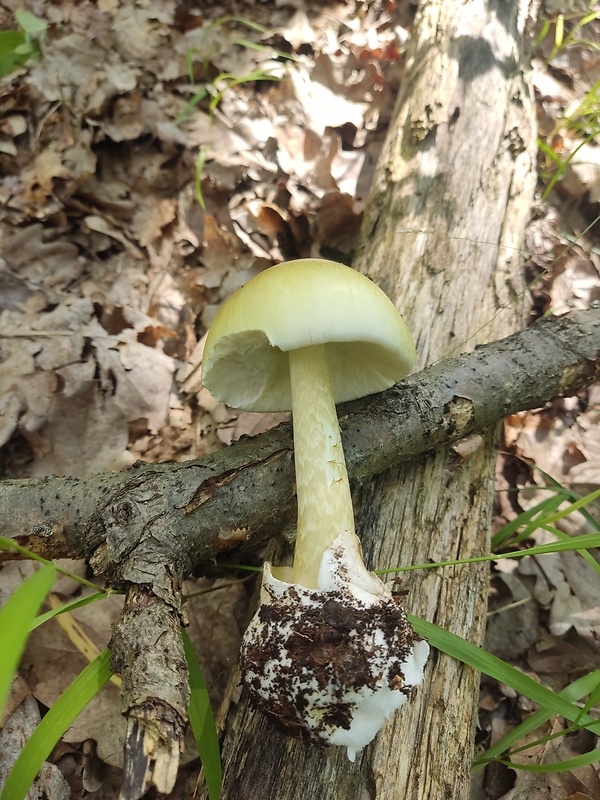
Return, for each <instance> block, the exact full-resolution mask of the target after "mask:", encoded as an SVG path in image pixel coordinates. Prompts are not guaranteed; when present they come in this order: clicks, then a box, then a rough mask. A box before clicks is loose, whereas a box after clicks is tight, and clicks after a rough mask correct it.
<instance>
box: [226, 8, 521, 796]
mask: <svg viewBox="0 0 600 800" xmlns="http://www.w3.org/2000/svg"><path fill="white" fill-rule="evenodd" d="M525 10H526V3H525V2H519V0H463V1H461V2H459V1H458V0H454V1H452V0H427V1H426V0H423V1H422V2H421V4H420V6H419V9H418V12H417V18H416V22H415V29H414V34H413V38H412V41H411V44H410V50H409V57H408V61H407V71H406V75H405V77H404V82H403V87H404V88H403V90H402V93H401V96H400V97H399V100H398V104H397V107H396V111H395V114H394V117H393V121H392V125H391V130H390V132H389V135H388V138H387V142H386V145H385V147H384V150H383V153H382V156H381V158H380V163H379V165H378V170H377V175H376V179H375V184H374V187H373V189H372V191H371V194H370V197H369V200H368V206H367V211H366V219H365V222H364V226H363V230H362V236H361V246H360V248H359V250H358V254H357V258H356V260H355V266H356V267H357V268H358V269H360V270H361V271H363V272H365V273H366V274H368V275H369V276H370V277H371V278H373V279H374V280H375V281H376V282H377V283H378V284H379V285H380V286H381V287H382V288H383V289H384V290H385V291H386V293H387V294H388V295H389V296H390V297H391V298H392V299H393V300H394V301H395V302H396V304H397V306H398V308H399V309H400V310H401V312H402V313H403V315H404V316H405V318H406V320H407V322H408V324H409V327H410V329H411V330H412V331H413V333H414V335H415V339H416V343H417V352H418V354H419V359H420V364H421V366H422V365H424V364H427V363H431V362H434V361H437V360H438V359H440V358H441V357H443V356H444V355H446V354H447V353H448V352H451V351H452V349H453V348H455V347H456V346H457V344H460V345H462V344H463V343H464V342H467V348H470V347H472V346H474V345H475V344H477V343H478V342H482V341H487V340H489V339H491V338H498V337H499V336H503V335H507V334H508V333H510V332H511V331H513V330H515V328H518V327H520V326H522V324H523V321H524V315H525V310H526V307H527V301H528V298H527V294H526V292H525V278H524V270H523V264H522V258H521V255H520V252H519V248H520V245H521V241H522V236H523V232H524V228H525V225H526V222H527V220H528V218H529V214H530V208H531V202H532V197H533V189H534V184H535V168H534V165H535V135H534V115H533V107H532V99H531V92H530V90H529V88H528V86H527V83H526V81H525V78H524V72H523V66H522V63H521V37H522V36H523V33H524V25H525V13H524V12H525ZM501 310H502V313H498V312H500V311H501ZM496 442H497V428H496V426H491V427H490V428H489V429H488V430H487V431H486V432H485V433H484V435H483V441H482V446H481V447H480V448H479V450H478V451H477V452H476V453H475V454H474V455H473V456H472V457H471V458H470V459H469V460H468V461H466V462H465V463H463V464H462V465H461V466H458V467H457V466H456V465H455V464H453V462H452V458H451V456H450V453H449V450H448V449H447V448H445V447H442V448H440V449H439V450H437V451H436V452H435V453H434V454H432V455H429V456H427V457H425V458H421V459H419V460H416V461H415V462H413V463H410V464H407V465H404V466H401V467H399V468H397V469H392V470H390V471H389V472H387V473H386V474H383V475H380V476H378V477H376V478H373V479H370V480H367V481H365V482H364V483H363V485H362V486H361V487H360V489H359V490H358V491H357V492H356V497H355V501H356V517H357V531H358V532H359V535H361V537H362V541H363V546H364V550H365V555H366V557H367V562H368V563H369V564H370V565H371V566H377V567H380V568H385V567H392V566H394V565H397V564H406V563H423V562H426V561H427V560H428V559H433V560H436V561H438V560H443V559H455V558H463V557H465V558H466V557H469V556H477V555H480V554H481V553H482V552H483V551H484V550H485V548H486V544H487V538H488V532H489V529H490V516H491V505H492V494H493V476H494V465H495V455H496ZM407 589H408V590H409V591H408V595H407V598H406V606H407V608H409V609H410V610H411V611H412V612H413V613H415V614H416V615H418V616H422V617H425V618H427V619H428V620H432V621H434V622H436V623H438V624H440V625H442V626H443V627H446V628H449V629H451V630H452V631H454V632H455V633H457V634H459V635H461V636H464V637H466V638H468V639H470V640H471V641H474V642H480V641H481V640H482V637H483V628H484V620H485V598H486V571H485V569H484V568H481V567H472V566H465V567H457V568H454V569H452V570H445V571H443V572H439V571H435V572H434V571H427V574H425V575H420V576H419V575H414V574H413V577H411V579H410V580H409V581H408V582H407ZM477 690H478V676H477V674H475V673H474V672H473V671H472V670H470V669H468V668H465V667H463V666H461V665H460V664H458V663H456V662H453V661H452V660H451V659H449V658H447V657H445V656H443V655H440V654H437V655H434V656H433V657H432V658H431V660H430V663H429V666H428V669H427V674H426V681H425V684H424V685H423V686H422V687H421V688H420V689H419V690H418V691H417V692H416V695H415V697H414V699H413V701H412V703H410V704H408V706H407V707H405V708H404V709H402V710H401V711H400V712H399V713H397V714H396V715H395V716H394V717H393V718H392V720H391V721H389V722H388V723H387V724H386V725H385V726H384V729H383V730H382V732H381V733H380V735H379V736H378V737H377V739H376V740H375V742H374V743H373V744H372V745H371V746H369V747H368V748H366V750H365V751H364V752H363V753H362V755H361V756H360V757H359V758H358V759H357V761H356V763H354V764H350V763H348V761H347V758H346V755H345V751H344V750H342V749H341V748H337V749H336V748H332V749H330V750H327V751H319V750H316V749H310V748H309V747H307V746H306V745H303V744H301V743H297V742H295V741H291V740H289V739H285V738H283V737H282V736H281V735H280V734H279V733H278V732H276V731H275V730H273V729H272V728H271V727H270V726H269V725H268V724H267V723H266V722H265V720H263V719H262V718H261V717H260V716H258V715H256V714H255V713H253V712H252V710H251V709H249V707H248V704H247V700H246V699H245V696H244V695H242V698H241V701H240V702H239V703H237V704H231V705H230V707H229V712H228V714H227V716H226V725H225V734H224V740H223V759H224V775H225V777H224V791H223V795H222V796H223V798H227V800H234V799H235V800H246V799H247V798H253V797H265V798H277V800H293V799H295V798H320V799H321V800H334V798H335V800H337V799H338V798H339V799H340V800H341V798H344V800H352V799H353V798H354V799H355V800H359V798H360V799H361V800H362V799H363V798H366V797H368V798H377V800H387V799H388V798H389V799H390V800H392V798H393V799H394V800H397V798H410V800H418V798H423V800H425V799H427V800H431V799H432V798H433V799H434V800H439V799H441V798H452V800H462V798H466V797H467V796H468V793H469V772H470V764H471V760H472V756H473V733H474V723H475V713H476V709H477Z"/></svg>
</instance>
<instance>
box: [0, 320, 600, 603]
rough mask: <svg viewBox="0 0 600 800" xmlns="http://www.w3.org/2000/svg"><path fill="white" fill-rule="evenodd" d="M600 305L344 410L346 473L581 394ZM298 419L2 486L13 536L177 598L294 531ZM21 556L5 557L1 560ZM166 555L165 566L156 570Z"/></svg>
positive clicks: (598, 344) (592, 360)
mask: <svg viewBox="0 0 600 800" xmlns="http://www.w3.org/2000/svg"><path fill="white" fill-rule="evenodd" d="M599 359H600V308H593V309H590V310H589V311H576V312H573V313H572V314H570V315H568V316H565V317H562V318H559V319H543V320H540V321H538V322H536V323H535V324H534V325H532V326H531V327H530V328H528V329H526V330H524V331H521V332H519V333H516V334H513V335H512V336H509V337H507V338H506V339H502V340H500V341H498V342H492V343H490V344H486V345H481V346H480V347H478V348H477V349H476V350H475V351H474V352H472V353H468V354H465V355H461V356H458V357H455V358H445V359H443V360H441V361H440V362H438V363H437V364H435V365H433V366H431V367H428V368H427V369H425V370H423V371H422V372H420V373H417V374H415V375H413V376H411V377H409V378H406V379H405V380H403V381H401V382H400V383H398V384H397V385H396V386H394V387H393V388H392V389H390V390H388V391H387V392H382V393H381V394H379V395H373V396H372V397H369V398H366V399H364V400H361V401H358V402H354V403H350V404H347V405H346V406H343V407H342V408H341V409H340V422H341V427H342V435H343V439H344V450H345V453H346V458H347V463H348V471H349V474H350V478H351V480H352V481H353V482H354V483H356V482H361V481H362V480H364V479H365V478H367V477H370V476H372V475H376V474H378V473H380V472H383V471H384V470H386V469H388V468H390V467H392V466H394V465H396V464H399V463H401V462H404V461H409V460H411V459H413V458H415V457H417V456H419V455H421V454H423V453H426V452H429V451H433V450H436V449H437V448H439V447H441V446H443V445H446V444H449V443H452V442H456V441H458V440H459V439H462V438H464V437H466V436H469V435H470V434H473V433H477V432H481V431H484V430H485V429H486V428H488V427H489V426H490V425H492V424H494V423H495V422H497V421H499V420H501V419H502V418H503V417H504V416H506V415H507V414H512V413H514V412H517V411H523V410H526V409H531V408H537V407H541V406H543V405H544V404H545V403H546V402H548V401H549V400H551V399H553V398H555V397H565V396H570V395H573V394H576V393H577V392H578V391H580V390H581V389H582V388H584V387H586V386H588V385H590V384H591V383H593V382H595V381H596V380H598V378H599V377H600V361H599ZM292 456H293V445H292V432H291V426H290V425H288V424H284V425H280V426H279V427H278V428H276V429H274V430H272V431H268V432H267V433H264V434H261V435H260V436H256V437H254V438H252V439H243V440H241V441H239V442H237V443H235V444H233V445H232V446H231V447H229V448H227V449H226V450H222V451H221V452H219V453H216V454H213V455H210V456H207V457H205V458H203V459H197V460H193V461H186V462H184V463H180V464H160V465H154V464H152V465H149V464H148V465H146V464H140V465H138V466H136V467H133V468H131V469H130V470H128V471H126V472H118V473H104V474H99V475H90V476H87V477H85V478H63V477H48V478H34V479H30V480H27V479H22V480H9V481H5V482H3V483H0V509H2V513H1V515H0V524H1V525H2V529H3V535H4V536H6V537H9V538H12V539H14V540H15V542H17V543H18V544H20V545H22V546H24V547H27V548H28V549H31V550H33V551H34V552H36V553H38V554H40V555H42V556H44V557H46V558H58V557H64V556H71V557H76V556H78V557H82V558H87V559H89V560H90V561H91V563H92V565H93V566H94V569H95V571H96V572H97V573H103V574H105V575H106V577H107V579H108V582H109V584H111V585H115V586H123V585H127V584H129V583H138V584H144V583H148V582H149V580H148V579H149V577H150V576H152V577H153V579H156V578H158V582H157V583H154V584H153V586H154V589H155V591H156V590H157V589H158V591H159V593H160V592H162V595H163V597H164V598H165V599H171V598H172V580H173V578H175V579H176V580H177V581H181V580H183V579H185V577H187V576H188V575H189V574H190V573H191V572H192V571H194V570H197V569H198V568H200V567H201V565H202V564H207V565H208V564H210V563H211V562H214V560H215V559H219V558H220V559H227V558H228V557H232V558H235V559H237V558H239V554H240V551H243V550H245V549H248V548H251V547H252V548H253V547H255V546H257V545H258V544H261V543H262V542H265V541H266V540H268V539H269V538H271V537H273V536H275V535H280V534H282V533H284V534H290V536H291V535H293V529H294V525H295V501H294V495H293V485H294V474H293V459H292ZM15 557H16V554H15V553H14V552H9V551H4V552H0V560H10V559H13V558H15ZM157 562H158V563H159V564H160V565H161V566H160V572H159V574H156V573H157V566H156V565H157Z"/></svg>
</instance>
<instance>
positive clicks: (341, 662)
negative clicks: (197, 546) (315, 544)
mask: <svg viewBox="0 0 600 800" xmlns="http://www.w3.org/2000/svg"><path fill="white" fill-rule="evenodd" d="M350 538H351V539H352V540H354V539H356V537H355V536H354V535H353V534H345V535H344V534H341V535H340V536H339V537H338V538H337V539H336V540H335V541H334V543H333V544H332V545H331V546H330V548H328V549H327V550H326V558H325V557H324V559H323V562H324V564H325V568H323V566H322V568H321V572H320V576H319V587H318V588H317V589H308V588H306V587H304V586H301V585H299V584H290V583H286V582H285V581H281V580H278V579H277V578H274V577H273V576H272V574H271V568H270V565H269V564H267V565H265V573H264V577H263V588H262V597H261V605H260V607H259V610H258V612H257V614H256V615H255V617H254V619H253V620H252V622H251V623H250V625H249V627H248V630H247V632H246V634H245V636H244V640H243V643H242V648H241V652H240V665H241V671H242V678H243V680H244V683H245V685H246V687H247V689H248V692H249V696H250V698H251V701H252V703H253V704H254V705H255V707H256V708H258V709H259V710H260V711H262V712H263V713H264V714H265V715H266V716H267V717H268V718H269V719H270V720H271V721H272V722H273V723H274V724H275V725H276V726H277V727H278V728H279V729H281V730H283V731H285V732H286V733H287V734H289V735H291V736H293V737H295V738H298V739H302V740H304V741H307V742H311V743H313V744H316V745H319V746H322V747H323V746H326V745H330V744H337V745H345V746H346V747H347V748H348V758H349V759H350V760H351V761H354V758H355V756H356V753H357V752H359V751H360V750H361V749H362V748H363V747H364V746H365V745H366V744H368V743H369V742H370V741H371V740H372V739H373V737H374V736H375V735H376V733H377V732H378V731H379V729H380V728H381V725H382V724H383V722H384V721H385V719H386V718H387V717H388V716H389V715H390V714H391V713H392V712H393V711H395V710H396V709H397V708H399V707H400V706H402V705H403V704H404V703H405V702H406V700H407V698H408V696H409V695H410V692H411V690H412V689H413V688H414V686H416V685H417V684H419V683H420V682H421V681H422V677H423V667H424V664H425V662H426V660H427V656H428V654H429V646H428V645H427V643H426V642H425V641H423V640H422V639H421V638H420V637H419V636H417V635H416V634H415V633H414V631H413V630H412V628H411V626H410V624H409V623H408V620H407V618H406V615H405V613H404V610H403V608H402V605H401V601H400V598H399V597H397V596H394V595H392V594H390V593H389V592H387V591H386V590H385V587H384V586H383V584H382V583H381V582H380V581H379V580H378V579H377V578H375V576H373V575H370V574H369V573H368V572H367V571H366V569H364V567H363V568H362V570H363V571H364V576H363V575H361V574H360V573H359V572H357V571H356V569H355V568H350V569H348V567H347V565H346V564H345V563H344V558H345V557H346V558H347V550H348V549H350V547H349V539H350Z"/></svg>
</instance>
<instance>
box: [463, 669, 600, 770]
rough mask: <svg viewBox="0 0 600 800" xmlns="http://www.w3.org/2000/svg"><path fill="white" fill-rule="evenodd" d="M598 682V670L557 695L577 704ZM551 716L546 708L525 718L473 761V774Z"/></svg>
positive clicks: (599, 679) (580, 714) (599, 724)
mask: <svg viewBox="0 0 600 800" xmlns="http://www.w3.org/2000/svg"><path fill="white" fill-rule="evenodd" d="M599 681H600V670H595V671H594V672H590V673H589V674H588V675H584V676H583V677H582V678H578V679H577V680H576V681H573V683H570V684H569V685H568V686H566V687H565V688H564V689H563V690H562V691H561V692H559V695H560V697H563V698H564V699H565V700H567V701H569V702H572V703H574V702H577V701H578V700H580V699H581V698H582V697H585V695H586V694H589V695H590V698H591V696H592V692H594V690H595V689H597V687H598V685H599V684H598V682H599ZM588 702H589V701H588ZM586 706H587V704H586ZM584 711H585V709H584ZM552 715H553V713H552V711H548V710H547V709H546V708H540V710H539V711H535V712H534V713H533V714H531V715H530V716H529V717H527V719H526V720H524V721H523V722H521V724H520V725H517V727H516V728H513V729H512V730H511V731H509V732H508V733H507V734H506V736H503V737H502V738H501V739H500V740H499V741H497V742H496V743H495V744H494V745H492V746H491V747H490V748H488V749H487V750H486V751H485V752H484V753H482V754H481V755H480V756H478V757H477V758H476V759H475V763H474V766H473V773H477V772H479V771H480V770H482V769H483V768H484V767H485V765H486V764H487V763H488V762H490V761H495V760H496V759H497V758H498V756H501V755H502V753H505V752H506V751H507V750H509V749H510V748H511V747H512V746H513V745H514V744H516V743H517V742H518V741H519V740H520V739H523V738H524V737H525V736H527V735H528V734H529V733H531V732H532V731H534V730H536V729H537V728H539V727H540V725H543V723H544V722H546V720H548V719H550V717H551V716H552ZM582 716H583V715H582V713H581V712H580V713H579V715H578V716H577V718H576V720H575V722H576V723H579V722H580V721H581V717H582ZM588 727H589V726H588ZM595 727H596V729H597V730H596V733H600V723H598V722H596V723H595Z"/></svg>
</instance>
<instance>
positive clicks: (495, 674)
mask: <svg viewBox="0 0 600 800" xmlns="http://www.w3.org/2000/svg"><path fill="white" fill-rule="evenodd" d="M407 616H408V619H409V621H410V624H411V625H412V626H413V628H414V629H415V631H416V632H417V633H418V634H419V636H423V637H424V638H425V639H427V640H428V641H429V643H430V644H431V645H433V647H436V648H437V649H438V650H441V651H442V652H444V653H447V654H448V655H449V656H452V657H453V658H456V659H458V660H459V661H462V662H463V664H468V665H469V666H470V667H473V668H474V669H476V670H479V672H484V673H485V674H486V675H490V676H491V677H492V678H495V679H496V680H498V681H501V682H502V683H505V684H507V686H511V687H512V688H513V689H514V690H515V691H516V692H518V693H519V694H522V695H524V696H525V697H528V698H529V699H530V700H533V702H534V703H538V704H539V705H541V706H543V707H544V708H545V709H546V710H547V711H550V712H551V714H559V715H560V716H562V717H565V719H568V720H570V721H571V722H573V721H574V720H578V722H579V723H580V724H581V722H582V721H583V722H585V724H586V726H587V725H588V724H589V723H591V724H590V725H589V727H590V730H593V731H595V732H596V731H597V732H600V722H598V720H593V719H592V718H591V717H589V716H588V715H587V714H584V715H583V714H582V713H581V709H579V708H578V707H577V706H575V705H573V703H570V702H569V701H568V700H566V699H565V698H564V697H562V696H561V695H559V694H556V692H553V691H552V690H551V689H547V688H546V687H545V686H542V684H541V683H538V682H537V681H534V680H533V678H530V677H529V676H528V675H524V674H523V673H522V672H519V670H518V669H515V667H511V665H510V664H507V663H506V662H505V661H502V659H500V658H497V656H494V655H492V654H491V653H488V652H487V651H486V650H483V649H481V648H480V647H476V646H475V645H474V644H471V642H467V641H466V640H465V639H462V638H461V637H460V636H457V635H456V634H454V633H450V631H446V630H444V629H443V628H440V627H439V626H438V625H434V624H433V623H431V622H426V621H425V620H423V619H419V618H418V617H414V616H413V615H412V614H407Z"/></svg>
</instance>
